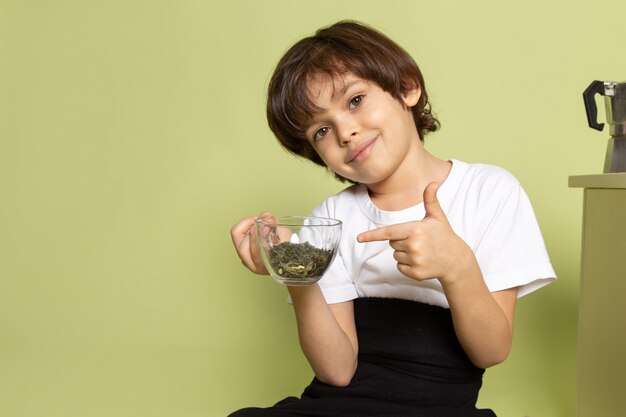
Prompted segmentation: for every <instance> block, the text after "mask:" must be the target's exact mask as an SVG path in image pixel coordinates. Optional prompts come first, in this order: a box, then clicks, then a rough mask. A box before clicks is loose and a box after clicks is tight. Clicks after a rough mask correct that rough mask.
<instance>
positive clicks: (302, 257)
mask: <svg viewBox="0 0 626 417" xmlns="http://www.w3.org/2000/svg"><path fill="white" fill-rule="evenodd" d="M331 259H332V252H331V251H330V250H325V249H320V248H316V247H315V246H313V245H311V244H310V243H309V242H305V243H290V242H283V243H280V244H278V245H276V246H274V247H272V249H270V250H269V261H270V265H271V266H272V268H273V269H274V271H275V272H276V273H278V275H280V276H281V277H283V278H296V279H297V278H300V279H306V278H312V277H319V276H321V275H322V274H323V273H324V271H325V270H326V267H328V263H329V262H330V261H331Z"/></svg>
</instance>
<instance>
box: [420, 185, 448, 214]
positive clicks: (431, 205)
mask: <svg viewBox="0 0 626 417" xmlns="http://www.w3.org/2000/svg"><path fill="white" fill-rule="evenodd" d="M438 189H439V184H437V183H436V182H431V183H430V184H428V185H427V186H426V188H424V210H426V216H424V218H427V217H433V218H436V219H446V220H447V217H446V215H445V213H444V212H443V209H442V208H441V206H440V205H439V199H437V190H438Z"/></svg>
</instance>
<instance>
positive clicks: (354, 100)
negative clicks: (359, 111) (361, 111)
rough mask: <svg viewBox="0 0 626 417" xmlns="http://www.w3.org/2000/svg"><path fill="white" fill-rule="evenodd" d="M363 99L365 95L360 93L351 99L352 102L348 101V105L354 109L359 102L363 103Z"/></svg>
mask: <svg viewBox="0 0 626 417" xmlns="http://www.w3.org/2000/svg"><path fill="white" fill-rule="evenodd" d="M362 101H363V95H361V94H359V95H357V96H354V97H352V98H351V99H350V103H348V106H349V107H350V108H351V109H353V108H355V107H357V106H358V105H359V104H361V102H362Z"/></svg>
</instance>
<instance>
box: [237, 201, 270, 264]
mask: <svg viewBox="0 0 626 417" xmlns="http://www.w3.org/2000/svg"><path fill="white" fill-rule="evenodd" d="M271 216H272V214H271V213H269V212H263V213H261V214H260V215H259V216H250V217H246V218H245V219H242V220H240V221H239V222H238V223H237V224H235V225H234V226H233V227H232V228H231V229H230V237H231V238H232V240H233V245H235V250H236V251H237V255H239V258H240V259H241V263H242V264H244V265H245V267H246V268H248V269H249V270H250V271H252V272H254V273H255V274H259V275H268V272H267V269H265V265H263V260H262V259H261V255H260V254H259V247H258V246H257V243H256V233H255V230H254V227H255V226H254V222H255V220H256V219H258V218H265V217H271Z"/></svg>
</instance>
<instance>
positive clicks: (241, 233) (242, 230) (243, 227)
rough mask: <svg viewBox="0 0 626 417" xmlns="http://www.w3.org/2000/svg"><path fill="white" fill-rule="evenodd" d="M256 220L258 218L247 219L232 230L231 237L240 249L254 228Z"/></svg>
mask: <svg viewBox="0 0 626 417" xmlns="http://www.w3.org/2000/svg"><path fill="white" fill-rule="evenodd" d="M256 219H257V218H256V216H250V217H246V218H245V219H243V220H241V221H239V222H238V223H237V224H235V225H234V226H233V227H232V228H231V229H230V237H231V239H232V240H233V243H234V244H235V246H236V247H238V246H239V245H240V244H241V242H242V240H243V239H244V238H246V237H247V235H248V234H249V233H250V228H251V227H252V226H254V222H255V220H256Z"/></svg>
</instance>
